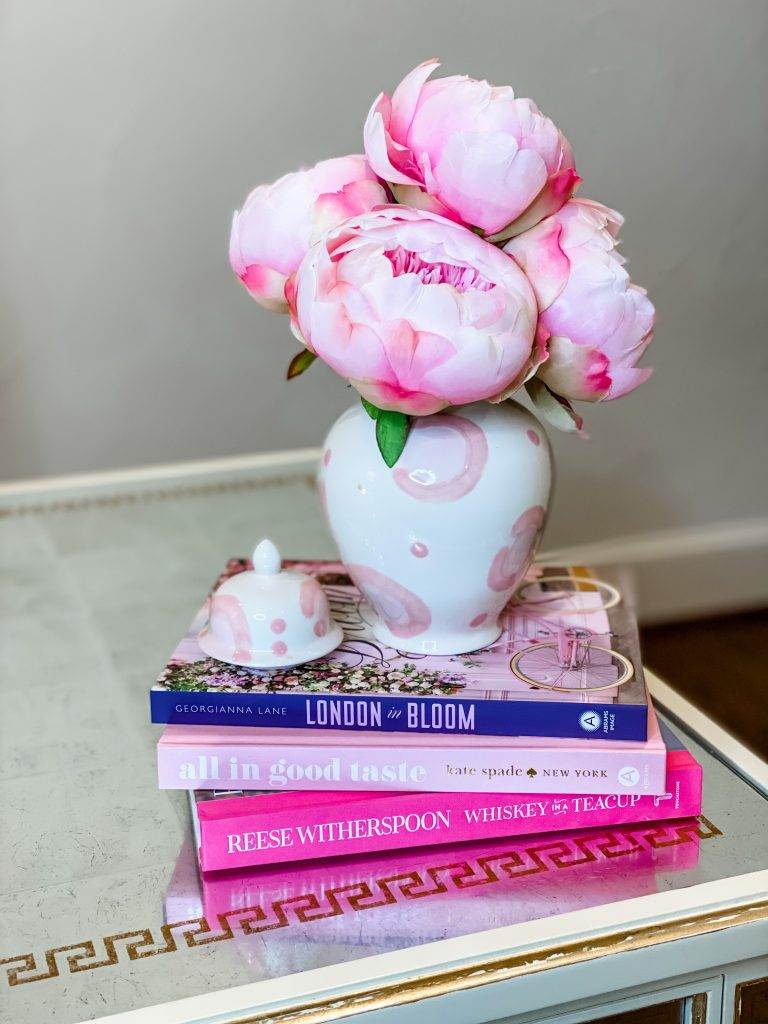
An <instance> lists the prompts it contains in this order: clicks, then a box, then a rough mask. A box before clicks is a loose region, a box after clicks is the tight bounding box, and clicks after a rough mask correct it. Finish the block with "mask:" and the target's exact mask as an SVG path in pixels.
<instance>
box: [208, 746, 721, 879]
mask: <svg viewBox="0 0 768 1024" xmlns="http://www.w3.org/2000/svg"><path fill="white" fill-rule="evenodd" d="M664 738H665V740H666V741H667V744H668V748H669V749H668V751H667V757H666V764H667V769H666V775H667V782H666V792H665V793H664V794H662V795H659V796H647V795H641V794H639V793H621V794H617V795H607V796H599V795H588V794H582V795H575V794H562V793H561V794H555V795H551V796H550V795H545V794H539V795H533V794H507V795H505V796H499V795H497V794H495V793H445V794H442V793H441V794H435V793H377V792H354V793H348V792H347V793H339V792H337V791H331V792H328V791H323V792H315V793H301V792H294V791H291V792H287V793H275V792H266V793H259V794H256V795H247V794H244V793H242V792H232V791H230V792H216V791H207V790H202V791H201V790H198V791H196V792H195V793H194V794H192V793H190V798H191V803H192V815H193V820H194V823H195V836H196V841H197V849H198V855H199V859H200V867H201V869H202V870H203V871H223V870H228V869H231V868H243V867H249V866H257V865H265V864H278V863H281V862H283V861H291V862H293V861H300V860H313V859H317V858H324V857H341V856H346V855H351V854H360V853H372V852H376V851H380V850H395V849H399V848H402V847H408V846H437V845H442V844H447V843H462V842H467V841H470V840H483V839H495V838H500V837H508V836H524V835H531V834H535V833H543V832H562V831H564V830H570V829H582V828H590V827H596V826H614V825H624V824H634V823H637V822H648V821H664V820H667V819H671V818H687V817H694V816H696V815H698V814H699V813H700V811H701V782H702V773H701V766H700V765H699V764H698V762H697V761H696V760H695V759H694V758H693V757H692V755H691V754H690V753H689V752H688V751H687V750H686V749H685V748H684V747H683V746H682V745H681V744H680V743H679V741H678V740H677V739H676V737H675V736H674V735H673V734H672V733H671V732H669V730H666V728H665V736H664Z"/></svg>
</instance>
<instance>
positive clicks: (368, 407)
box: [360, 395, 381, 420]
mask: <svg viewBox="0 0 768 1024" xmlns="http://www.w3.org/2000/svg"><path fill="white" fill-rule="evenodd" d="M360 401H361V402H362V403H363V408H364V409H365V411H366V412H367V413H368V415H369V416H370V417H371V419H372V420H377V419H378V418H379V413H380V412H381V409H379V408H377V407H376V406H375V405H374V404H373V402H369V401H368V399H367V398H363V396H362V395H360Z"/></svg>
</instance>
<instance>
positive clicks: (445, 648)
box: [373, 620, 501, 656]
mask: <svg viewBox="0 0 768 1024" xmlns="http://www.w3.org/2000/svg"><path fill="white" fill-rule="evenodd" d="M373 633H374V636H375V637H376V639H377V640H379V641H381V643H383V644H386V646H387V647H394V648H395V650H398V651H402V652H403V653H404V654H421V655H432V654H434V655H437V656H440V655H450V654H469V653H470V652H472V651H479V650H482V649H483V648H484V647H489V646H490V645H491V644H493V643H496V641H497V640H498V639H499V637H500V636H501V626H500V625H499V624H498V622H492V623H489V624H488V625H485V626H481V627H479V628H477V629H469V630H467V631H466V633H429V634H428V635H426V636H425V635H424V634H422V635H421V636H414V637H409V638H407V639H406V638H404V637H401V636H396V635H395V634H394V633H393V632H391V630H389V629H388V628H387V626H385V625H384V623H383V622H381V621H380V620H377V621H376V622H375V623H374V624H373Z"/></svg>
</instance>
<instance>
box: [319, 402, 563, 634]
mask: <svg viewBox="0 0 768 1024" xmlns="http://www.w3.org/2000/svg"><path fill="white" fill-rule="evenodd" d="M551 475H552V474H551V455H550V449H549V443H548V441H547V438H546V435H545V433H544V430H543V429H542V427H541V424H540V423H539V422H538V420H537V419H536V418H535V417H534V416H533V415H532V414H531V413H530V412H528V410H527V409H525V408H523V406H520V405H518V404H517V403H514V402H503V403H501V404H499V405H489V404H488V403H485V402H477V403H475V404H473V405H466V406H460V407H458V408H452V409H448V410H446V411H445V412H443V413H438V414H436V415H434V416H427V417H422V418H420V419H416V420H414V422H413V425H412V427H411V432H410V434H409V436H408V441H407V443H406V445H405V449H404V451H403V453H402V455H401V456H400V458H399V460H398V462H397V464H396V465H395V466H394V468H392V469H389V468H388V467H387V466H386V464H385V463H384V460H383V459H382V457H381V454H380V453H379V450H378V447H377V445H376V430H375V423H374V421H373V420H372V419H371V418H370V417H369V416H368V414H367V413H366V412H365V410H364V409H363V407H362V405H361V404H357V405H355V406H354V407H353V408H351V409H348V410H347V412H345V413H343V414H342V415H341V416H340V417H339V419H338V420H337V421H336V423H335V424H334V425H333V427H332V428H331V430H330V433H329V434H328V437H327V438H326V441H325V446H324V452H323V457H322V460H321V465H320V473H319V477H318V489H319V492H320V497H321V501H322V502H323V505H324V507H325V510H326V514H327V516H328V522H329V525H330V528H331V532H332V533H333V536H334V539H335V541H336V544H337V545H338V549H339V552H340V554H341V558H342V561H343V562H344V564H345V565H346V567H347V570H348V571H349V574H350V576H351V577H352V579H353V580H354V581H355V583H356V584H357V586H358V588H359V589H360V590H361V591H362V592H363V594H364V595H365V597H366V598H367V599H368V601H369V602H370V603H371V605H372V606H373V608H374V610H375V612H376V615H377V617H378V619H377V622H376V623H375V625H374V632H375V634H376V637H377V639H379V640H380V641H381V642H382V643H384V644H387V645H389V646H391V647H395V648H397V649H398V650H401V651H407V652H411V653H418V654H460V653H463V652H466V651H472V650H478V649H479V648H481V647H486V646H487V645H488V644H491V643H493V642H494V641H495V640H497V639H498V637H499V634H500V632H501V626H500V624H499V616H500V614H501V612H502V610H503V608H504V606H505V605H506V604H507V602H508V601H509V599H510V597H511V596H512V594H513V593H514V590H515V588H516V587H517V586H518V585H519V583H520V581H521V579H522V577H523V576H524V574H525V572H526V570H527V569H528V567H529V565H530V563H531V561H532V559H533V556H534V554H535V551H536V547H537V546H538V542H539V539H540V537H541V533H542V531H543V529H544V523H545V520H546V513H547V506H548V502H549V491H550V484H551Z"/></svg>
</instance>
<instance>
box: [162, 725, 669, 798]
mask: <svg viewBox="0 0 768 1024" xmlns="http://www.w3.org/2000/svg"><path fill="white" fill-rule="evenodd" d="M666 753H667V751H666V747H665V746H664V742H663V740H662V737H661V733H660V731H659V726H658V722H657V719H656V715H655V713H654V712H653V709H652V708H649V712H648V739H647V740H646V742H645V743H627V742H623V741H620V740H597V741H590V740H568V739H548V740H546V741H541V742H540V743H538V744H536V743H534V742H532V741H531V740H529V739H526V738H525V737H501V736H472V737H462V736H444V735H439V734H430V733H423V734H420V733H402V734H397V735H393V734H391V733H381V732H371V733H361V732H333V731H330V730H317V731H312V730H307V729H243V728H234V727H232V726H184V725H169V726H166V728H165V731H164V732H163V735H162V736H161V737H160V740H159V741H158V744H157V764H158V783H159V786H160V788H161V789H216V790H219V789H230V788H236V789H242V790H264V789H266V790H289V789H296V790H327V789H330V790H358V791H362V792H364V791H367V790H379V791H389V790H396V791H399V792H402V791H407V790H418V791H423V792H436V793H450V792H460V793H557V794H562V793H580V794H587V793H600V794H607V793H647V794H649V795H651V796H658V795H661V794H663V793H664V792H665V787H664V781H665V769H666Z"/></svg>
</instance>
